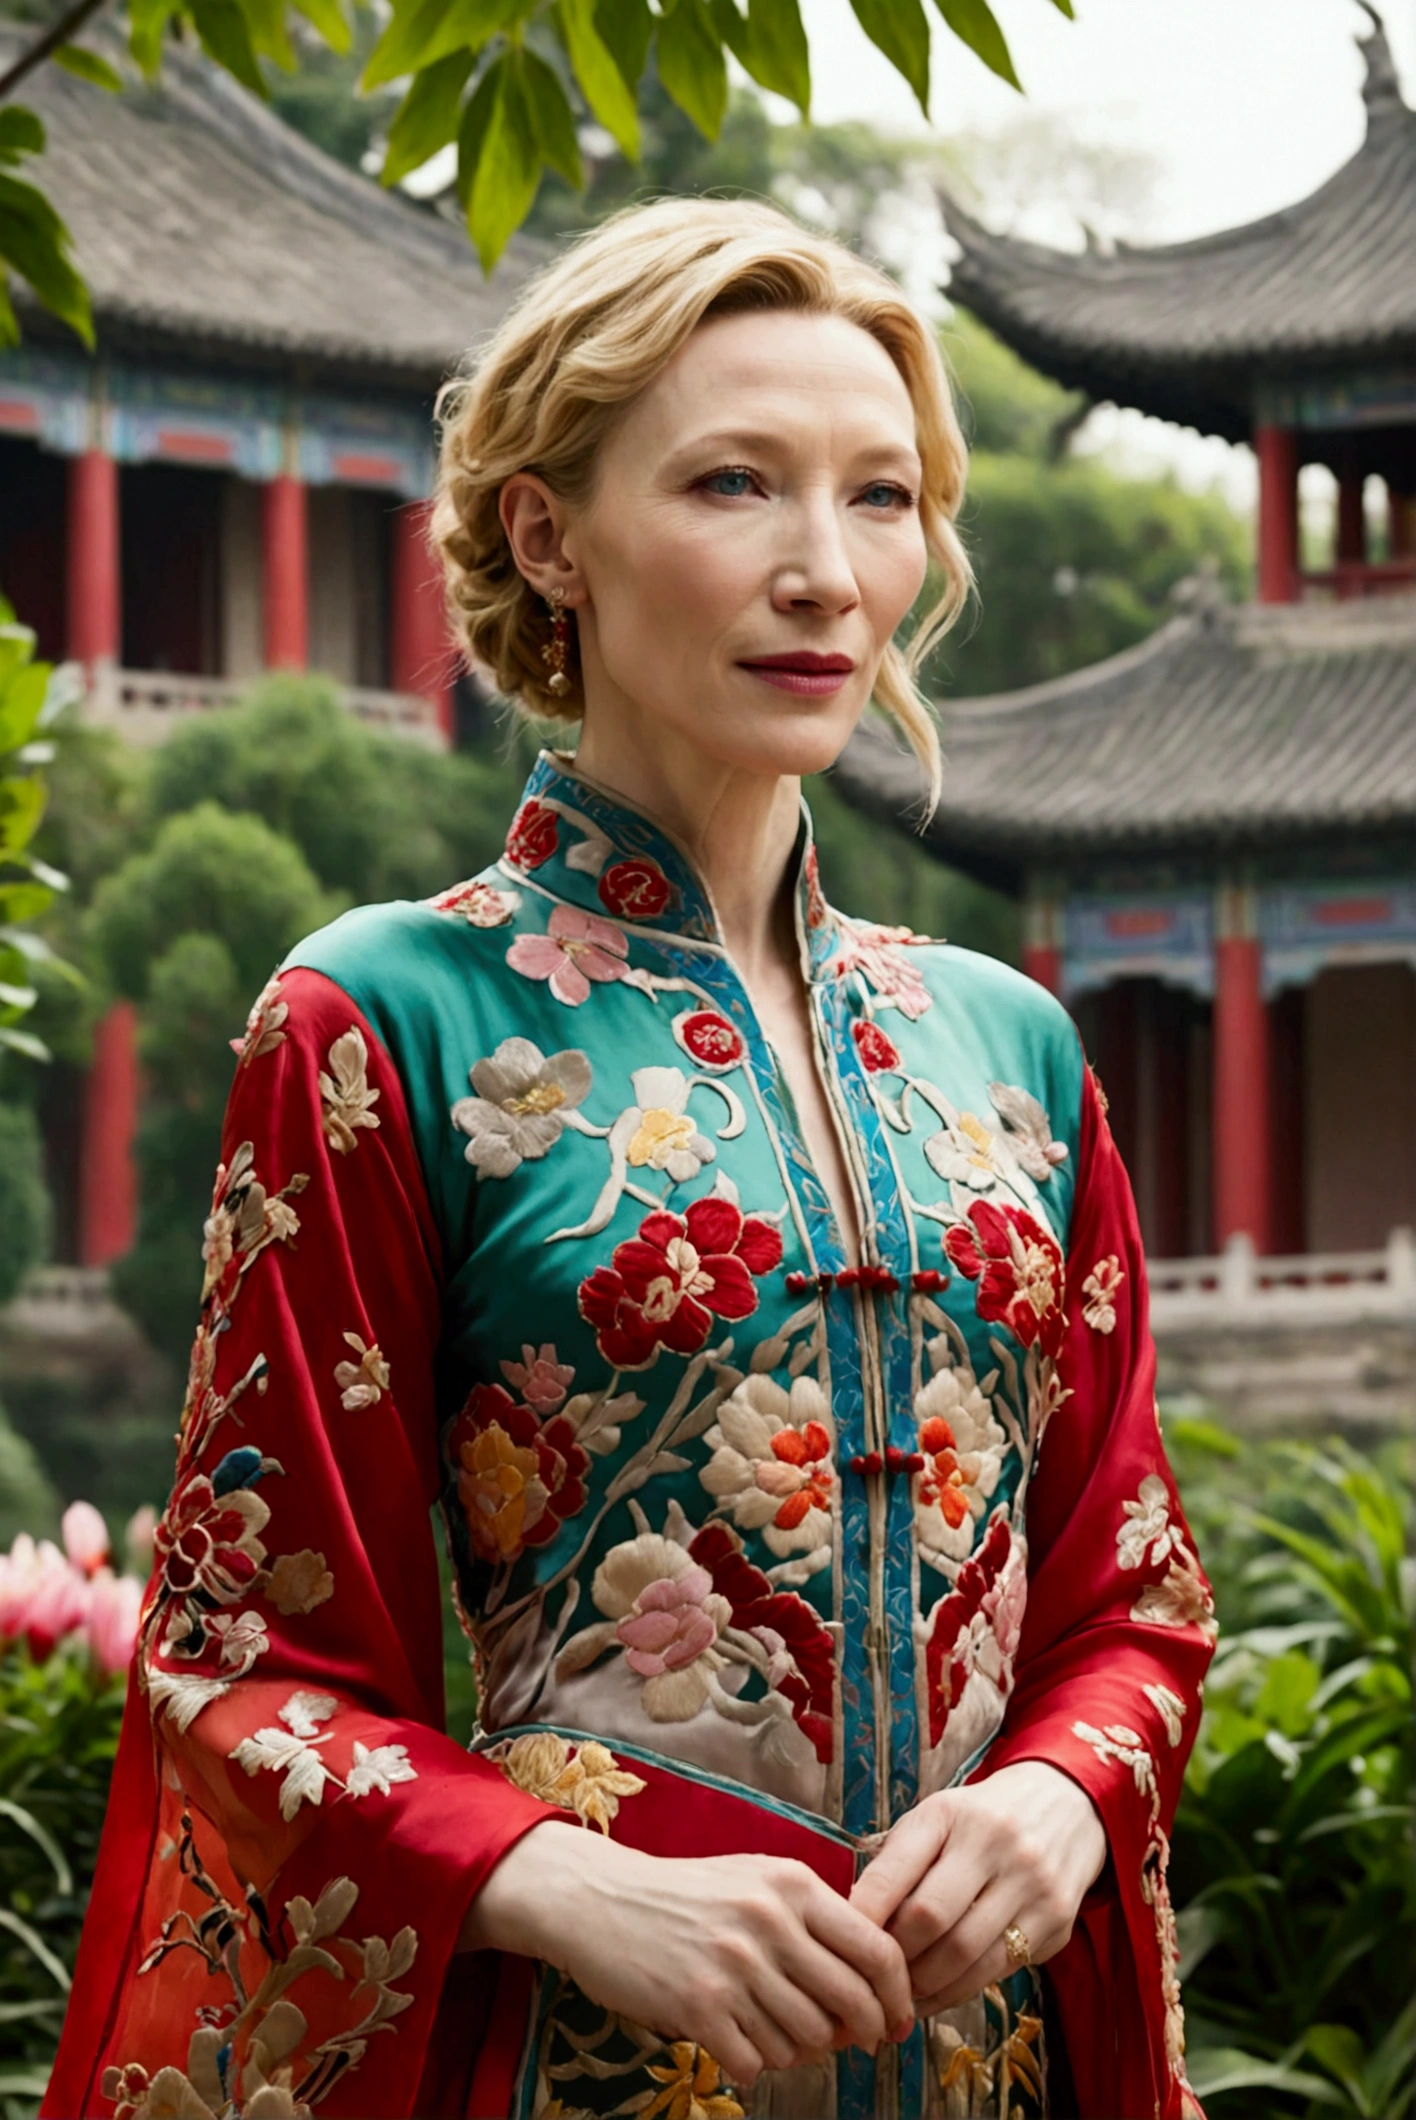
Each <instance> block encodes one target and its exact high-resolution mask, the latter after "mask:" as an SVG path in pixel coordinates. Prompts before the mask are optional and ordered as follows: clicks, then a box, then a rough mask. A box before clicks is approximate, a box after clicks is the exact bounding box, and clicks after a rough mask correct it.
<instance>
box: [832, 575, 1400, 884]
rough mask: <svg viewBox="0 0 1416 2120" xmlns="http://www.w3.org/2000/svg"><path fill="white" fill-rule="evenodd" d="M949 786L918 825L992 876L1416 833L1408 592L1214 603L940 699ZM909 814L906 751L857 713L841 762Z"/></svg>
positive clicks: (873, 798) (862, 800) (903, 816)
mask: <svg viewBox="0 0 1416 2120" xmlns="http://www.w3.org/2000/svg"><path fill="white" fill-rule="evenodd" d="M942 721H943V739H944V795H943V800H942V801H941V803H940V805H939V808H938V810H937V811H936V812H935V814H934V817H933V819H932V821H931V822H930V823H929V825H928V827H927V829H926V832H925V835H924V837H925V841H926V844H927V845H928V846H929V847H930V848H931V849H932V850H933V851H934V852H935V853H937V854H938V855H939V856H940V857H941V859H943V860H946V861H950V862H954V863H956V864H958V865H959V866H961V867H964V868H968V869H970V870H972V871H974V872H975V873H977V874H980V875H984V876H986V877H988V878H990V879H991V880H996V881H999V882H1003V883H1014V882H1016V880H1017V879H1018V877H1019V876H1020V875H1021V874H1022V872H1023V870H1024V869H1025V868H1026V867H1028V866H1030V865H1035V864H1038V863H1044V864H1045V863H1046V862H1048V861H1054V862H1063V863H1065V862H1066V861H1068V860H1070V859H1076V858H1078V857H1080V856H1089V857H1092V858H1096V857H1101V858H1105V857H1107V856H1108V855H1114V856H1117V857H1147V856H1165V855H1168V854H1171V853H1185V852H1190V851H1206V850H1210V851H1223V850H1226V849H1239V848H1242V849H1244V850H1246V851H1254V850H1257V849H1259V848H1261V847H1262V846H1263V845H1265V844H1268V843H1278V842H1285V841H1286V842H1290V843H1291V842H1294V841H1301V840H1311V839H1313V838H1315V837H1331V836H1333V835H1334V834H1339V833H1340V834H1342V835H1345V836H1349V837H1350V836H1351V835H1352V834H1354V833H1365V832H1371V833H1402V834H1405V835H1406V837H1407V839H1408V841H1409V840H1410V838H1411V835H1412V834H1413V833H1416V595H1405V594H1403V595H1399V596H1398V595H1390V596H1382V597H1373V598H1370V599H1368V600H1366V601H1364V602H1354V603H1342V604H1318V603H1310V604H1291V605H1263V606H1256V605H1246V606H1225V605H1215V604H1213V603H1210V602H1209V601H1208V598H1206V599H1204V600H1202V601H1201V603H1200V604H1198V605H1197V606H1196V607H1195V608H1192V609H1191V610H1189V611H1187V612H1185V613H1183V614H1182V615H1180V616H1178V617H1176V618H1174V619H1172V620H1171V621H1170V623H1169V624H1167V625H1165V626H1163V627H1162V628H1161V629H1160V631H1159V632H1158V633H1156V634H1154V635H1153V636H1152V637H1151V638H1150V639H1149V640H1148V641H1145V642H1143V643H1142V644H1141V646H1139V647H1136V648H1131V649H1128V650H1127V651H1126V653H1125V654H1122V655H1117V656H1113V657H1111V658H1110V660H1108V661H1106V662H1103V663H1097V664H1095V665H1094V666H1093V667H1092V668H1091V669H1088V670H1079V671H1077V672H1075V673H1074V674H1073V675H1072V676H1070V677H1064V678H1059V679H1054V680H1053V681H1051V682H1049V683H1047V684H1041V685H1033V686H1030V687H1029V688H1028V689H1027V690H1025V691H1020V692H1008V693H1000V694H998V695H996V696H995V697H993V698H990V699H974V700H957V701H953V702H950V703H947V704H946V705H945V706H944V708H943V710H942ZM835 775H836V778H837V780H838V781H839V782H840V783H841V785H842V787H843V789H844V792H845V793H846V794H847V795H848V796H849V797H850V798H851V800H852V801H853V802H854V803H855V804H856V805H857V806H858V807H860V808H862V809H865V810H868V811H870V812H872V813H873V814H875V815H877V816H880V817H882V818H888V819H890V820H891V821H892V822H894V823H897V824H899V825H901V826H902V828H904V829H912V819H917V818H918V816H919V814H920V811H921V807H922V798H923V783H922V780H921V776H920V772H919V768H918V766H917V765H916V763H915V760H914V758H913V757H912V756H911V755H910V754H909V753H907V752H904V751H902V750H901V749H900V747H899V745H898V744H897V743H896V742H895V741H894V739H893V738H892V737H890V736H887V735H885V734H884V733H883V732H881V731H879V730H877V729H875V728H862V729H861V730H860V731H858V732H857V734H856V736H855V737H854V738H853V739H852V741H851V743H850V744H849V746H848V747H847V749H846V751H845V754H844V755H843V757H842V758H841V760H840V762H839V763H838V765H837V767H836V769H835Z"/></svg>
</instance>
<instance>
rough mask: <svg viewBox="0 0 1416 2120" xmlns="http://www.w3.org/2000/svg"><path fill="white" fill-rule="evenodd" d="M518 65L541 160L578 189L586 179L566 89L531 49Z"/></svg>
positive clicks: (524, 54)
mask: <svg viewBox="0 0 1416 2120" xmlns="http://www.w3.org/2000/svg"><path fill="white" fill-rule="evenodd" d="M521 67H522V74H521V79H522V86H523V88H524V89H525V92H526V107H527V109H528V111H529V112H530V114H531V130H532V132H533V134H534V135H535V140H536V147H537V150H538V152H539V154H540V157H541V160H542V161H543V162H545V163H548V164H549V166H550V167H551V168H552V169H554V170H556V171H557V172H558V174H559V175H561V176H563V177H564V178H565V181H566V183H567V184H570V185H573V186H574V188H575V189H576V190H577V191H579V189H580V187H581V185H582V184H583V183H584V181H585V172H584V170H583V169H582V168H581V166H580V143H579V141H578V140H577V139H576V137H575V116H574V113H573V112H572V110H571V107H570V104H569V101H568V100H567V97H566V93H565V90H564V89H563V88H562V87H561V84H560V81H559V79H558V78H557V76H556V74H555V73H554V72H553V71H552V69H551V68H550V67H549V66H547V64H546V62H545V60H544V59H538V58H537V56H536V54H535V53H534V52H531V51H527V52H523V53H522V55H521Z"/></svg>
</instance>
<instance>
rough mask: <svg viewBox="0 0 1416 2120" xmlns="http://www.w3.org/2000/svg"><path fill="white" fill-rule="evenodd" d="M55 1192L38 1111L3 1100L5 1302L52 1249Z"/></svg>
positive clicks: (0, 1176)
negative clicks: (46, 1166) (47, 1181)
mask: <svg viewBox="0 0 1416 2120" xmlns="http://www.w3.org/2000/svg"><path fill="white" fill-rule="evenodd" d="M49 1220H50V1212H49V1193H48V1190H47V1188H46V1186H45V1183H44V1159H43V1151H42V1148H41V1144H40V1138H39V1127H38V1125H37V1124H36V1122H35V1116H34V1113H33V1112H32V1111H30V1110H29V1109H28V1107H27V1106H25V1105H21V1104H0V1303H8V1302H9V1300H10V1298H11V1296H12V1295H13V1294H14V1293H15V1290H16V1289H17V1288H18V1287H19V1285H20V1283H21V1281H22V1280H23V1279H24V1277H25V1275H26V1274H27V1273H28V1272H29V1270H30V1268H31V1266H37V1265H38V1264H39V1262H40V1260H41V1259H43V1258H44V1257H45V1255H46V1254H47V1252H48V1250H49Z"/></svg>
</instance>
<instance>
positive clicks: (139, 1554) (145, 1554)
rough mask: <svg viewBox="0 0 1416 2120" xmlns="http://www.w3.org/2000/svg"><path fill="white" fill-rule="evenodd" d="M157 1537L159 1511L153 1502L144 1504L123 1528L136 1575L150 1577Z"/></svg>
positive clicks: (134, 1512) (125, 1542)
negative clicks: (154, 1542)
mask: <svg viewBox="0 0 1416 2120" xmlns="http://www.w3.org/2000/svg"><path fill="white" fill-rule="evenodd" d="M156 1535H157V1511H156V1510H155V1509H154V1508H153V1506H152V1503H151V1502H144V1503H143V1505H142V1507H141V1509H135V1510H134V1511H133V1513H132V1515H131V1516H130V1517H129V1518H128V1521H127V1523H126V1524H125V1525H124V1527H123V1543H124V1545H125V1546H126V1547H127V1549H128V1558H129V1560H130V1561H131V1562H132V1564H133V1572H134V1573H135V1574H136V1575H148V1574H150V1573H151V1570H152V1549H153V1540H154V1538H155V1537H156Z"/></svg>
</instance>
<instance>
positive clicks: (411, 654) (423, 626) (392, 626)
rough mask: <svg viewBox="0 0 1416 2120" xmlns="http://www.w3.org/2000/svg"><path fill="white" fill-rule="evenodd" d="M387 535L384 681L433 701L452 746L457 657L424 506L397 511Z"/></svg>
mask: <svg viewBox="0 0 1416 2120" xmlns="http://www.w3.org/2000/svg"><path fill="white" fill-rule="evenodd" d="M391 535H392V550H391V552H390V556H389V557H390V567H389V571H390V577H391V579H390V591H391V604H392V609H391V611H390V614H389V620H390V623H389V680H390V682H391V683H392V685H393V689H394V691H395V692H420V693H421V694H422V695H423V697H424V698H425V699H430V700H432V702H433V704H434V705H435V706H436V708H437V711H438V726H439V727H440V728H441V730H442V732H443V735H444V736H445V737H446V738H447V740H448V742H449V743H451V741H452V736H453V705H452V681H453V674H454V671H455V668H456V662H457V651H456V649H455V648H454V646H453V641H452V635H451V633H450V632H449V630H448V623H447V611H446V607H445V605H444V603H443V577H442V568H441V566H440V565H439V563H438V559H437V555H436V554H435V553H434V551H433V549H432V547H431V545H430V544H429V542H428V509H427V505H426V503H424V502H421V501H410V502H409V503H408V504H407V506H405V507H402V508H399V509H397V510H396V511H395V513H394V517H393V524H392V533H391Z"/></svg>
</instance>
